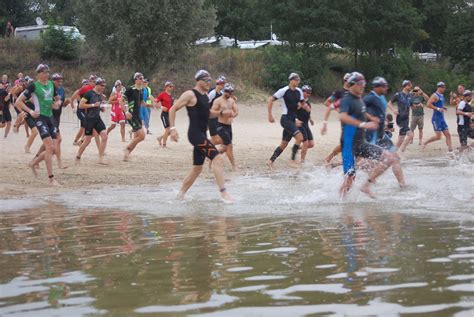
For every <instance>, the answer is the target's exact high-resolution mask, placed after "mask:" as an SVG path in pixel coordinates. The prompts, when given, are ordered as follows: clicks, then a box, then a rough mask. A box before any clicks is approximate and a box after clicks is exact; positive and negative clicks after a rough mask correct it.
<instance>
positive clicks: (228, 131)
mask: <svg viewBox="0 0 474 317" xmlns="http://www.w3.org/2000/svg"><path fill="white" fill-rule="evenodd" d="M217 135H219V136H220V138H221V139H222V144H224V145H230V144H232V126H231V125H228V124H223V123H219V125H218V126H217Z"/></svg>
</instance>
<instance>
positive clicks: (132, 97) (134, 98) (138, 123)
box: [122, 72, 146, 162]
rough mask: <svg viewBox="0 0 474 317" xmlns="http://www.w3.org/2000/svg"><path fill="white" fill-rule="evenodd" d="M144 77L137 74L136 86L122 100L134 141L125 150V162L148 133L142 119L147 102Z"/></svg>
mask: <svg viewBox="0 0 474 317" xmlns="http://www.w3.org/2000/svg"><path fill="white" fill-rule="evenodd" d="M144 79H145V77H143V74H142V73H139V72H137V73H135V74H134V75H133V80H134V81H135V84H134V85H133V86H131V87H129V88H127V90H126V91H125V93H124V94H123V98H122V110H123V111H124V112H125V117H126V118H127V121H128V123H129V124H130V126H131V127H132V132H133V139H132V141H130V143H129V144H128V146H127V147H126V148H125V150H124V156H123V160H124V161H125V162H127V161H128V160H129V159H130V154H131V153H132V151H133V150H134V149H135V147H136V146H137V144H138V143H140V142H142V141H143V140H145V134H146V131H145V129H144V128H143V126H142V120H141V118H140V108H141V107H142V105H143V104H145V101H143V80H144Z"/></svg>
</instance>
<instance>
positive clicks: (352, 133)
mask: <svg viewBox="0 0 474 317" xmlns="http://www.w3.org/2000/svg"><path fill="white" fill-rule="evenodd" d="M347 83H348V84H349V85H350V87H349V91H348V93H347V94H345V95H344V97H343V98H342V101H341V107H340V110H339V118H340V119H341V124H342V140H341V141H342V165H343V170H344V175H345V177H344V182H343V184H342V186H341V188H340V190H339V192H340V194H341V196H345V194H346V193H347V192H348V191H349V190H350V189H351V187H352V184H353V181H354V179H355V173H356V158H359V157H360V158H366V159H370V160H372V161H373V163H374V165H373V166H374V167H373V168H372V170H371V171H370V172H369V178H368V180H367V181H366V182H365V183H364V185H363V186H362V187H361V191H362V192H364V193H366V194H367V195H369V196H370V197H372V198H374V197H375V196H374V194H373V193H372V191H371V189H370V185H371V184H372V183H373V182H374V181H375V180H376V178H377V177H378V176H380V175H381V174H382V173H383V172H384V171H385V170H386V169H387V168H388V167H390V166H391V165H392V164H394V163H395V162H396V161H397V160H398V157H397V155H396V154H394V153H389V152H388V151H385V150H384V149H383V148H381V147H380V146H377V145H375V144H370V143H368V142H367V141H366V140H365V129H367V130H377V129H378V127H379V125H378V122H376V121H378V120H376V119H375V118H374V117H372V116H370V115H367V113H366V107H365V104H364V102H363V100H362V94H363V93H364V88H365V78H364V76H363V75H362V74H360V73H357V72H353V73H351V75H350V76H349V78H348V79H347ZM366 118H369V119H370V120H372V121H371V122H366Z"/></svg>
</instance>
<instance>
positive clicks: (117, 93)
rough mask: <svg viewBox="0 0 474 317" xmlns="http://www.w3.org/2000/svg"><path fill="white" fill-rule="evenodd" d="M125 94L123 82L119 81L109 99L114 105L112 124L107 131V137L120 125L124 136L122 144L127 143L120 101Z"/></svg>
mask: <svg viewBox="0 0 474 317" xmlns="http://www.w3.org/2000/svg"><path fill="white" fill-rule="evenodd" d="M124 93H125V89H124V88H123V85H122V82H121V81H120V80H117V81H116V82H115V84H114V89H113V91H112V94H111V95H110V98H109V103H110V104H111V105H112V109H111V111H110V117H111V121H112V122H111V123H110V127H109V128H108V129H107V135H108V134H109V133H110V131H112V130H113V129H115V126H116V125H117V124H120V135H121V136H122V142H124V143H125V142H127V141H126V140H125V114H124V113H123V111H122V106H121V105H120V101H121V100H122V96H123V94H124Z"/></svg>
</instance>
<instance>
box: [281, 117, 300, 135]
mask: <svg viewBox="0 0 474 317" xmlns="http://www.w3.org/2000/svg"><path fill="white" fill-rule="evenodd" d="M295 121H296V118H295V117H292V116H288V115H286V114H284V115H282V116H281V119H280V125H281V126H282V128H283V135H282V138H281V139H282V140H283V141H287V142H289V141H291V139H292V138H293V137H294V136H296V135H297V134H298V133H301V131H300V129H299V128H298V127H297V126H296V122H295Z"/></svg>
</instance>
